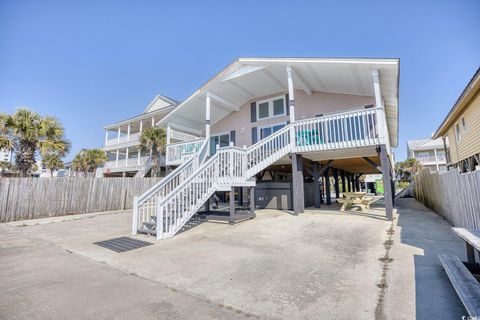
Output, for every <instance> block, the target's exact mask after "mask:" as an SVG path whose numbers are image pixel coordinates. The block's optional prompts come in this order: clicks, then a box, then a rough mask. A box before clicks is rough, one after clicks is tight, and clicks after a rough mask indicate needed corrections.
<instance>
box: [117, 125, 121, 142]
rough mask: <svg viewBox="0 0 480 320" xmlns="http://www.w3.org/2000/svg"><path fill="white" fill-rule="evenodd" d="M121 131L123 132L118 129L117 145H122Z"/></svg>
mask: <svg viewBox="0 0 480 320" xmlns="http://www.w3.org/2000/svg"><path fill="white" fill-rule="evenodd" d="M120 130H121V129H120V127H118V134H117V143H120V134H121V131H120Z"/></svg>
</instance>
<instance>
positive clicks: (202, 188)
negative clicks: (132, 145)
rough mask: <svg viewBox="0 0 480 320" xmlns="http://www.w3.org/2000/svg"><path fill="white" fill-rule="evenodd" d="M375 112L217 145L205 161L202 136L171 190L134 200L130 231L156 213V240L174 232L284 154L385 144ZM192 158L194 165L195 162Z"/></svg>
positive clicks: (298, 124)
mask: <svg viewBox="0 0 480 320" xmlns="http://www.w3.org/2000/svg"><path fill="white" fill-rule="evenodd" d="M379 111H380V110H379V108H371V109H365V110H358V111H351V112H345V113H340V114H333V115H326V116H323V117H318V118H313V119H305V120H300V121H296V122H294V123H292V124H289V125H287V126H285V127H283V128H282V129H280V130H279V131H277V132H275V133H273V134H272V135H270V136H268V137H266V138H265V139H262V140H261V141H259V142H257V143H255V144H254V145H252V146H250V147H248V148H238V147H233V146H230V147H225V148H220V149H218V151H217V153H215V155H213V156H212V157H210V159H208V160H207V161H205V162H203V159H204V158H205V156H204V154H206V150H207V149H208V146H209V145H208V141H206V140H204V142H203V145H202V147H201V150H200V152H199V153H196V155H195V156H193V157H191V158H190V160H189V161H188V162H186V163H184V164H183V165H181V166H180V167H179V168H177V170H179V169H180V170H179V171H177V170H175V171H174V172H172V174H173V175H175V176H178V175H179V174H180V172H183V176H182V178H181V179H179V180H178V181H177V182H178V183H175V184H172V187H173V185H174V186H175V187H174V188H173V189H172V188H169V189H168V190H169V192H166V190H167V189H165V190H163V189H162V192H161V193H159V191H158V190H157V189H156V188H155V187H154V188H152V189H151V190H150V191H149V192H147V194H145V195H142V197H140V198H139V199H138V202H137V203H136V204H134V220H135V216H136V215H138V216H139V217H140V218H139V219H136V220H135V221H134V224H136V225H135V228H134V229H133V230H132V231H133V232H134V233H135V232H136V230H137V226H138V222H139V221H145V220H144V219H145V218H146V217H150V216H155V217H156V222H157V225H156V234H157V239H162V238H167V237H172V236H174V235H175V234H176V233H177V232H178V231H179V230H180V229H181V228H182V227H183V225H184V224H185V223H186V222H187V221H188V220H189V219H190V218H191V216H192V215H193V214H195V212H197V210H198V209H200V207H201V206H202V205H203V204H204V203H205V201H206V200H207V199H208V198H209V197H210V196H211V195H212V194H213V192H215V191H216V190H225V189H226V188H228V187H231V186H235V185H242V184H245V183H246V181H247V180H248V179H250V178H251V177H253V176H254V175H255V174H256V173H258V172H260V171H261V170H263V169H265V168H266V167H268V166H269V165H271V164H273V163H275V162H276V161H277V160H279V159H281V158H282V157H284V156H286V155H287V154H288V153H291V152H312V151H322V150H333V149H342V148H357V147H362V146H372V145H377V144H380V143H385V141H386V137H385V135H382V134H381V132H382V127H381V125H384V124H382V121H384V120H382V119H383V118H382V117H381V114H380V115H379ZM382 111H383V110H382ZM192 143H194V142H192ZM179 145H180V146H181V145H184V144H175V145H174V148H175V150H182V149H181V148H180V147H178V146H179ZM167 150H168V149H167ZM176 152H177V153H175V155H176V157H177V158H178V157H180V159H181V156H182V152H181V151H176ZM167 154H168V153H167ZM177 154H178V156H177ZM177 158H175V159H177ZM192 159H195V160H192ZM195 163H198V164H199V165H198V167H194V164H195ZM187 166H188V169H187ZM169 179H171V178H169ZM180 180H181V182H180ZM141 206H143V208H142V207H141ZM136 208H137V209H136Z"/></svg>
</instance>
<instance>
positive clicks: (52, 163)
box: [42, 153, 65, 177]
mask: <svg viewBox="0 0 480 320" xmlns="http://www.w3.org/2000/svg"><path fill="white" fill-rule="evenodd" d="M42 163H43V164H44V165H45V168H47V169H48V170H50V176H51V177H53V171H56V170H60V169H63V167H64V166H65V165H64V163H63V161H62V159H61V158H60V156H59V155H58V154H53V153H52V154H47V155H46V156H44V157H43V159H42Z"/></svg>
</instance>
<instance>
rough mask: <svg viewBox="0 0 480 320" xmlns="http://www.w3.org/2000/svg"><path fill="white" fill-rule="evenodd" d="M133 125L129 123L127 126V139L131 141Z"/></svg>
mask: <svg viewBox="0 0 480 320" xmlns="http://www.w3.org/2000/svg"><path fill="white" fill-rule="evenodd" d="M131 127H132V126H131V125H130V123H129V124H128V126H127V141H130V129H131Z"/></svg>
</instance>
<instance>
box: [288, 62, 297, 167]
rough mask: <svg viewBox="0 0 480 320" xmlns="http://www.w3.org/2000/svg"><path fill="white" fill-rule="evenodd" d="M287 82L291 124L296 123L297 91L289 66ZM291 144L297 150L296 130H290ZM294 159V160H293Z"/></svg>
mask: <svg viewBox="0 0 480 320" xmlns="http://www.w3.org/2000/svg"><path fill="white" fill-rule="evenodd" d="M287 82H288V101H287V103H288V109H289V112H290V123H294V122H295V92H294V91H295V89H294V88H293V70H292V67H291V66H287ZM290 144H291V145H292V146H293V148H295V145H296V142H295V128H291V129H290ZM292 159H293V158H292Z"/></svg>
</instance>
